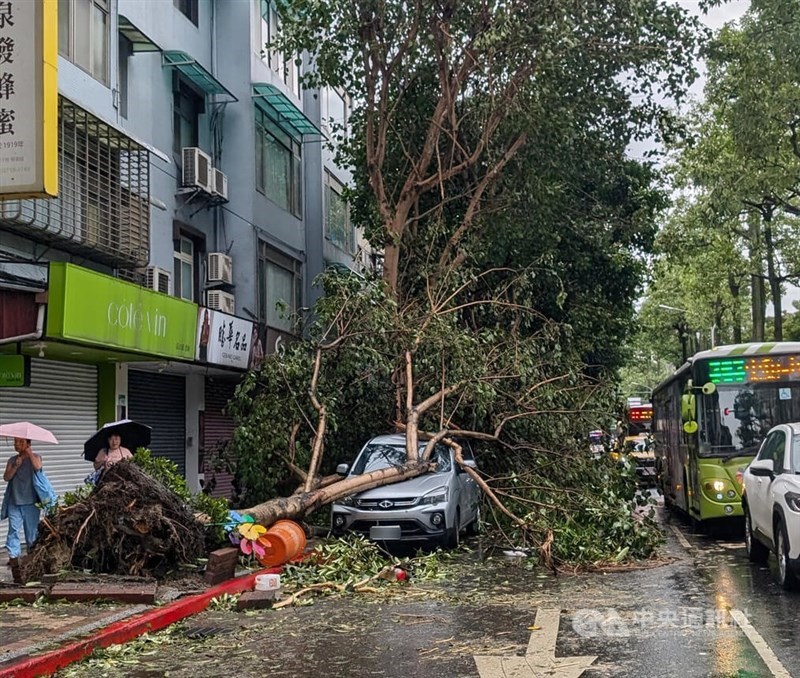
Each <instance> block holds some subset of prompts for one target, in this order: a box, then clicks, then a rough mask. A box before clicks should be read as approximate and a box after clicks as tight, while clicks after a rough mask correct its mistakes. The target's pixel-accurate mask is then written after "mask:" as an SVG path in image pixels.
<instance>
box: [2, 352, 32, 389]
mask: <svg viewBox="0 0 800 678" xmlns="http://www.w3.org/2000/svg"><path fill="white" fill-rule="evenodd" d="M30 385H31V359H30V358H29V357H28V356H26V355H0V388H5V387H9V386H30Z"/></svg>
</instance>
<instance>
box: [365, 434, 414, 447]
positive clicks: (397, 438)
mask: <svg viewBox="0 0 800 678" xmlns="http://www.w3.org/2000/svg"><path fill="white" fill-rule="evenodd" d="M367 442H368V443H378V444H379V445H400V446H401V447H405V444H406V434H405V433H390V434H388V435H382V436H375V437H374V438H370V439H369V440H368V441H367Z"/></svg>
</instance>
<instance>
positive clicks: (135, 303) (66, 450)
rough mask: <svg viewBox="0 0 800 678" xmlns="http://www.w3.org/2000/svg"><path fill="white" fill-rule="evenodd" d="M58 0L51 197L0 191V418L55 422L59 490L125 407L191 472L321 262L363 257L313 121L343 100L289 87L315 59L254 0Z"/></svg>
mask: <svg viewBox="0 0 800 678" xmlns="http://www.w3.org/2000/svg"><path fill="white" fill-rule="evenodd" d="M14 1H15V2H26V1H28V0H14ZM57 8H58V52H59V56H58V167H59V171H58V175H59V192H58V197H55V198H49V199H45V198H36V199H8V198H5V199H3V198H2V197H0V366H2V365H4V364H5V365H9V364H10V365H19V366H21V370H22V372H24V378H23V379H21V380H18V381H13V380H12V381H11V382H8V383H5V382H3V381H2V380H0V421H12V420H16V419H24V420H31V421H35V422H37V423H39V424H41V425H43V426H46V427H48V428H51V429H52V430H53V431H54V432H55V433H56V436H57V437H58V438H59V443H60V444H59V445H58V446H55V447H53V448H52V449H45V448H42V449H41V452H42V453H43V454H44V455H45V461H46V464H47V468H48V473H49V476H50V477H51V479H52V480H53V482H54V485H55V486H56V489H57V490H58V491H59V492H64V491H67V490H70V489H72V488H74V487H75V486H76V485H79V484H80V483H81V481H82V480H83V478H84V476H85V475H86V474H87V473H88V472H89V470H90V466H89V464H88V463H87V462H85V461H83V459H82V456H81V451H82V444H83V441H84V440H85V439H86V438H88V437H89V435H90V434H91V433H93V432H94V430H95V429H96V428H97V427H98V425H100V424H102V423H105V422H107V421H111V420H114V419H118V418H124V417H129V418H132V419H137V420H140V421H143V422H144V423H147V424H149V425H151V426H152V427H153V442H152V449H153V452H154V453H155V454H158V455H162V456H165V457H168V458H170V459H172V460H173V461H175V462H176V463H177V464H178V466H179V468H180V469H181V470H182V472H184V473H185V475H186V478H187V480H188V481H189V483H190V485H191V486H192V487H194V488H199V487H200V486H201V484H202V483H203V482H204V481H208V480H209V475H210V470H209V465H208V463H207V460H208V457H209V456H210V455H211V453H212V451H213V450H214V448H215V447H216V446H217V445H218V444H219V443H220V442H222V441H224V440H226V439H227V438H229V437H230V434H231V431H232V427H233V424H232V421H231V420H230V418H228V417H227V416H226V415H225V413H224V406H225V403H226V402H227V400H228V398H229V397H230V396H231V395H232V394H233V391H234V389H235V386H236V384H237V383H238V381H239V380H240V379H241V376H242V374H243V373H244V371H245V370H246V369H247V368H248V366H249V365H250V364H251V363H252V361H253V360H257V359H258V356H259V354H260V353H262V352H263V353H269V352H271V351H274V350H276V348H277V347H278V346H279V345H280V343H281V342H282V341H287V340H291V338H292V337H293V336H294V334H295V332H296V329H295V325H294V323H293V315H294V314H295V313H297V312H298V311H300V310H301V309H302V308H304V307H307V306H310V305H311V304H312V303H313V301H314V300H315V298H316V296H317V295H318V294H319V292H318V290H317V289H316V288H315V286H314V284H313V281H314V278H315V277H316V276H317V275H318V274H319V273H320V272H322V271H323V270H324V268H325V267H326V266H328V265H330V264H333V263H335V264H338V265H345V266H348V267H355V266H356V264H355V262H356V260H357V258H358V257H357V252H356V249H357V242H358V236H357V234H356V231H355V229H354V228H353V225H352V224H351V223H350V220H349V216H348V213H347V209H346V206H345V205H344V202H343V201H342V198H341V194H342V190H343V187H344V186H345V185H346V184H347V182H348V180H349V175H348V173H347V172H346V171H343V170H342V169H341V168H338V167H336V165H335V163H334V162H333V158H332V150H331V148H330V147H329V142H328V141H327V139H328V138H329V137H330V136H331V134H330V130H331V129H332V128H333V126H335V125H346V124H347V118H348V114H349V102H348V99H347V97H346V96H345V95H344V93H342V92H337V91H303V90H302V89H301V87H300V76H301V74H302V69H303V64H304V63H308V59H307V58H306V59H295V58H287V57H286V55H282V54H278V53H276V52H274V51H270V50H268V49H267V48H266V47H265V44H266V43H267V42H268V41H269V40H271V39H272V38H273V37H274V36H275V35H276V34H277V32H278V31H280V21H279V18H278V14H277V12H276V7H275V5H274V4H273V2H271V1H269V0H58V2H57ZM301 56H302V55H301ZM0 70H2V66H0ZM3 360H5V361H6V362H5V363H3ZM9 361H10V362H9ZM15 361H16V362H15ZM22 372H21V373H22ZM4 383H5V385H3V384H4ZM9 453H10V448H9V447H8V445H7V444H6V443H3V442H2V441H0V457H5V456H7V455H8V454H9ZM215 482H216V486H215V489H214V492H215V494H221V495H225V494H228V493H230V489H231V488H230V478H229V477H227V476H225V475H224V474H222V475H219V474H217V475H216V477H215ZM1 493H2V489H0V494H1ZM0 498H1V497H0ZM1 536H2V535H0V537H1Z"/></svg>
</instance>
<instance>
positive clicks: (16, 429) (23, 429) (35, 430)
mask: <svg viewBox="0 0 800 678" xmlns="http://www.w3.org/2000/svg"><path fill="white" fill-rule="evenodd" d="M0 437H2V438H25V439H27V440H35V441H36V442H39V443H55V444H58V440H56V437H55V436H54V435H53V434H52V433H50V431H48V430H47V429H46V428H42V427H41V426H37V425H36V424H31V422H29V421H18V422H15V423H13V424H3V425H0Z"/></svg>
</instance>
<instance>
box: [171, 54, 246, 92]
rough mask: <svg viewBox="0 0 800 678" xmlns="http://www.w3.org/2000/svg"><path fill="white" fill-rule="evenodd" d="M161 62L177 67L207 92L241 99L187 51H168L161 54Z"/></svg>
mask: <svg viewBox="0 0 800 678" xmlns="http://www.w3.org/2000/svg"><path fill="white" fill-rule="evenodd" d="M161 64H162V66H164V67H169V68H174V69H176V70H177V71H178V72H179V73H180V74H181V75H182V76H183V77H184V78H186V79H187V80H188V81H189V82H191V83H192V84H193V85H194V86H195V87H197V88H198V89H199V90H200V91H202V92H205V93H206V94H219V95H225V96H227V97H229V101H239V100H238V99H237V98H236V97H235V96H233V94H231V92H230V91H229V90H228V89H227V88H226V87H225V85H223V84H222V83H221V82H220V81H219V80H217V79H216V78H215V77H214V76H213V75H211V73H209V72H208V71H207V70H206V69H205V68H203V67H202V66H201V65H200V64H199V63H197V60H196V59H193V58H192V57H191V56H190V55H189V54H187V53H186V52H179V51H174V50H173V51H167V52H163V53H162V55H161Z"/></svg>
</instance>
